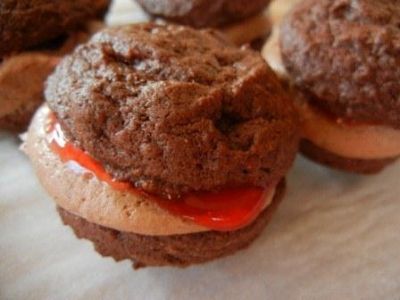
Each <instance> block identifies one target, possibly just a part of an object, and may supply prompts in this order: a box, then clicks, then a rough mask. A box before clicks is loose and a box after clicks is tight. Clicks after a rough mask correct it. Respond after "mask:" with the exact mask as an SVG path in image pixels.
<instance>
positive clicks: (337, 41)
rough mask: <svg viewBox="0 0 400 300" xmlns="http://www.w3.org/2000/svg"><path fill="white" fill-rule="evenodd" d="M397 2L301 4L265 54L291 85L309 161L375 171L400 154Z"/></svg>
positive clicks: (399, 20)
mask: <svg viewBox="0 0 400 300" xmlns="http://www.w3.org/2000/svg"><path fill="white" fill-rule="evenodd" d="M399 24H400V3H399V1H397V0H385V1H383V0H354V1H350V0H333V1H332V0H305V1H302V2H300V3H299V4H298V5H297V6H295V7H294V9H293V10H292V11H291V12H290V13H289V15H288V16H287V17H286V19H285V20H284V22H283V24H282V26H281V28H280V45H279V47H277V46H278V42H277V40H275V41H274V40H271V41H270V42H268V43H267V45H266V47H265V48H264V52H263V53H264V56H265V57H266V59H267V61H269V62H270V64H271V66H273V67H274V69H275V70H276V71H277V73H278V74H279V75H280V76H281V77H282V79H284V80H285V81H286V82H287V83H289V85H290V86H292V87H293V90H294V91H293V97H294V98H295V99H296V101H295V103H296V106H297V108H298V111H299V113H300V115H301V119H302V131H303V139H302V142H301V146H300V149H301V151H302V152H303V154H305V155H306V156H307V157H309V158H311V159H313V160H315V161H317V162H320V163H322V164H325V165H328V166H330V167H333V168H338V169H342V170H346V171H350V172H356V173H366V174H368V173H376V172H379V171H380V170H382V169H383V168H384V167H385V166H387V165H388V164H390V163H392V162H393V161H395V160H396V159H397V158H398V157H399V155H400V26H399Z"/></svg>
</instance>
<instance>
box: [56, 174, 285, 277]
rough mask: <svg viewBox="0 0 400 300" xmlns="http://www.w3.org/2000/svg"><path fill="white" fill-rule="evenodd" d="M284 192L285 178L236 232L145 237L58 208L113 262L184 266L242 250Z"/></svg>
mask: <svg viewBox="0 0 400 300" xmlns="http://www.w3.org/2000/svg"><path fill="white" fill-rule="evenodd" d="M284 192H285V180H282V181H281V182H280V183H279V185H278V186H277V188H276V192H275V196H274V199H273V201H272V203H271V204H270V205H269V206H268V207H267V208H266V209H265V210H264V211H263V212H262V213H261V214H260V215H259V216H258V218H257V219H256V220H255V221H254V222H253V223H252V224H250V225H248V226H246V227H244V228H241V229H239V230H235V231H227V232H220V231H206V232H201V233H193V234H182V235H170V236H147V235H139V234H135V233H129V232H122V231H117V230H114V229H111V228H107V227H104V226H100V225H97V224H95V223H90V222H88V221H86V220H85V219H83V218H81V217H78V216H76V215H74V214H71V213H69V212H68V211H66V210H64V209H62V208H61V207H58V213H59V214H60V216H61V219H62V221H63V223H64V224H65V225H69V226H71V227H72V229H73V230H74V232H75V235H76V236H77V237H78V238H85V239H88V240H90V241H92V242H93V243H94V246H95V248H96V251H97V252H99V253H100V254H101V255H103V256H111V257H113V258H114V259H115V260H116V261H120V260H123V259H130V260H132V261H133V266H134V268H135V269H137V268H140V267H146V266H176V267H186V266H189V265H191V264H198V263H204V262H207V261H210V260H213V259H216V258H219V257H223V256H227V255H230V254H233V253H234V252H236V251H238V250H240V249H244V248H246V247H247V246H249V245H250V244H251V242H253V240H254V239H255V238H257V237H258V236H259V235H260V233H261V232H262V230H263V229H264V227H265V226H266V225H267V224H268V222H269V221H270V220H271V218H272V215H273V213H274V212H275V211H276V210H277V208H278V206H279V203H280V202H281V200H282V197H283V195H284Z"/></svg>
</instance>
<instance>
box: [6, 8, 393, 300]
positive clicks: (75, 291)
mask: <svg viewBox="0 0 400 300" xmlns="http://www.w3.org/2000/svg"><path fill="white" fill-rule="evenodd" d="M122 4H124V5H122ZM122 4H121V5H117V6H115V7H114V8H113V9H114V10H113V11H114V12H116V13H115V14H113V15H111V16H110V17H109V20H111V21H112V20H114V21H112V22H113V23H118V20H120V21H121V20H122V21H121V22H125V21H126V20H129V19H130V17H129V16H128V15H129V14H131V13H132V12H131V11H130V8H131V7H133V6H131V4H129V3H128V2H126V3H122ZM119 14H120V15H122V16H123V17H121V19H119V18H118V15H119ZM133 14H134V15H140V16H142V17H143V15H142V14H140V13H137V12H134V13H133ZM123 18H125V19H123ZM115 20H116V21H115ZM288 184H289V185H288V193H287V195H286V198H285V199H284V201H283V203H282V205H281V207H280V209H279V210H278V212H277V214H276V215H275V217H274V219H273V221H272V223H271V224H270V226H268V227H267V229H266V230H265V231H264V233H263V234H262V236H261V237H260V238H259V239H258V240H257V241H256V242H255V243H254V244H253V245H252V246H251V247H250V248H249V249H247V250H245V251H242V252H239V253H238V254H237V255H234V256H231V257H228V258H224V259H221V260H218V261H215V262H211V263H208V264H204V265H200V266H195V267H190V268H187V269H174V268H147V269H142V270H140V271H133V269H132V268H131V264H130V263H129V262H127V261H125V262H120V263H115V262H114V261H113V260H112V259H111V258H102V257H100V256H99V255H98V254H97V253H96V252H94V250H93V248H92V245H91V244H90V242H88V241H84V240H78V239H76V238H75V236H74V235H73V233H72V230H71V229H69V228H68V227H65V226H63V225H62V224H61V221H60V220H59V218H58V215H57V213H56V211H55V209H54V207H55V206H54V204H53V202H52V201H51V199H49V197H48V196H47V195H46V194H45V192H44V191H43V190H42V188H41V187H40V185H39V184H38V181H37V179H36V178H35V176H34V174H33V172H32V169H31V167H30V164H29V161H28V159H27V158H26V157H25V156H24V155H23V154H22V153H21V152H20V151H19V150H18V140H17V139H16V138H14V137H12V136H11V135H7V134H5V133H0V299H193V300H195V299H230V300H234V299H371V300H372V299H400V233H399V228H400V163H397V164H394V165H393V166H391V167H389V168H388V169H386V170H385V171H384V172H382V173H381V174H379V175H377V176H372V177H363V176H355V175H348V174H344V173H341V172H336V171H332V170H328V169H326V168H324V167H321V166H318V165H316V164H313V163H311V162H308V161H307V160H305V159H303V158H301V157H298V159H297V161H296V164H295V166H294V168H293V170H292V171H291V172H290V174H289V175H288Z"/></svg>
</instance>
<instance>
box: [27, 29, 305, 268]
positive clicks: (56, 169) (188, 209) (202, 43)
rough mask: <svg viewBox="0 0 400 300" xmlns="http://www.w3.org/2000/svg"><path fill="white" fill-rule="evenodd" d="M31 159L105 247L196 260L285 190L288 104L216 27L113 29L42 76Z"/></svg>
mask: <svg viewBox="0 0 400 300" xmlns="http://www.w3.org/2000/svg"><path fill="white" fill-rule="evenodd" d="M45 95H46V105H45V106H43V107H42V108H41V109H40V110H39V111H38V112H37V114H36V116H35V117H34V120H33V122H32V124H31V126H30V129H29V132H28V137H27V141H26V145H25V151H26V152H27V153H28V155H29V156H30V158H31V160H32V162H33V165H34V168H35V170H36V172H37V174H38V177H39V179H40V181H41V182H42V184H43V186H44V187H45V189H46V190H47V191H48V192H49V194H50V195H51V196H52V197H53V198H54V200H55V202H56V203H57V205H58V211H59V214H60V216H61V218H62V219H63V222H64V223H65V224H67V225H70V226H71V227H72V228H73V229H74V231H75V233H76V235H77V236H78V237H80V238H86V239H89V240H91V241H93V243H94V244H95V246H96V249H97V251H98V252H99V253H101V254H102V255H104V256H112V257H113V258H115V259H116V260H121V259H131V260H132V261H133V262H134V265H135V266H136V267H141V266H163V265H173V266H187V265H190V264H194V263H202V262H206V261H209V260H212V259H215V258H218V257H221V256H225V255H228V254H231V253H234V252H235V251H237V250H239V249H242V248H245V247H246V246H248V245H249V244H250V243H251V242H252V241H253V240H254V239H255V238H256V237H257V236H258V235H259V234H260V233H261V232H262V230H263V228H264V227H265V226H266V224H267V223H268V221H269V220H270V218H271V216H272V214H273V212H274V211H275V210H276V208H277V206H278V204H279V202H280V200H281V198H282V196H283V192H284V188H285V175H286V173H287V171H288V169H289V167H290V166H291V164H292V162H293V159H294V157H295V154H296V151H297V145H298V132H297V127H298V120H297V117H296V114H295V110H294V108H293V105H292V101H291V100H290V98H289V97H288V95H287V94H286V93H285V91H284V90H283V88H282V86H281V83H280V81H279V79H278V78H277V77H276V75H275V74H274V73H273V71H272V70H271V69H270V68H269V67H268V65H267V64H266V63H265V61H264V60H263V58H262V57H261V56H260V55H259V54H257V53H256V52H254V51H252V50H250V49H248V48H247V47H243V48H240V49H239V48H236V47H235V46H231V45H229V43H227V42H226V41H225V40H222V39H221V36H220V35H219V34H217V33H215V32H213V31H210V30H208V31H202V30H195V29H191V28H188V27H184V26H177V25H156V24H151V23H149V24H136V25H129V26H121V27H114V28H108V29H104V30H102V31H101V32H99V33H97V34H96V35H94V36H93V37H92V38H91V39H90V40H89V41H88V42H87V43H85V44H83V45H81V46H78V47H77V48H76V49H75V51H74V52H73V53H72V54H71V55H68V56H66V57H65V58H64V59H63V60H62V61H61V63H60V64H59V65H58V66H57V68H56V70H55V72H54V74H52V75H51V76H50V77H49V79H48V82H47V89H46V92H45Z"/></svg>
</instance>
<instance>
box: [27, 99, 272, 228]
mask: <svg viewBox="0 0 400 300" xmlns="http://www.w3.org/2000/svg"><path fill="white" fill-rule="evenodd" d="M48 114H49V109H48V108H47V106H43V107H42V108H40V109H39V110H38V112H37V113H36V115H35V117H34V119H33V121H32V124H31V126H30V128H29V131H28V135H27V138H26V141H25V144H24V146H23V150H24V151H25V152H26V153H27V155H28V156H29V157H30V159H31V161H32V163H33V166H34V169H35V171H36V173H37V175H38V178H39V180H40V182H41V183H42V185H43V186H44V188H45V189H46V190H47V191H48V193H49V194H50V195H51V196H52V197H53V199H54V201H55V202H56V203H57V205H59V206H61V207H62V208H64V209H65V210H67V211H69V212H71V213H73V214H75V215H78V216H80V217H82V218H84V219H86V220H88V221H89V222H92V223H96V224H99V225H102V226H106V227H109V228H114V229H116V230H119V231H124V232H133V233H137V234H143V235H174V234H189V233H196V232H203V231H209V230H210V229H208V228H205V227H203V226H200V225H198V224H195V223H194V222H192V221H189V220H185V219H183V218H180V217H178V216H175V215H172V214H170V213H169V212H168V211H166V210H163V209H161V208H160V207H159V206H158V205H157V204H155V203H154V202H153V201H151V200H149V199H147V198H145V197H143V196H139V195H135V194H132V193H129V192H121V191H117V190H114V189H113V188H111V187H110V186H109V185H108V184H106V183H104V182H101V181H99V180H97V178H96V177H94V176H89V175H88V174H87V173H85V174H79V173H77V172H75V171H73V170H72V169H71V168H70V167H68V165H67V164H65V163H63V162H62V161H61V160H60V158H59V157H58V156H57V155H56V154H55V153H53V151H51V149H50V148H49V146H48V143H47V141H46V133H45V130H44V128H45V124H46V120H47V119H48ZM274 194H275V189H271V191H270V193H268V194H267V195H266V196H265V197H266V205H265V207H267V206H269V204H270V203H271V202H272V199H273V197H274Z"/></svg>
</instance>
